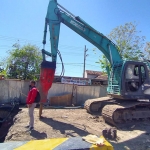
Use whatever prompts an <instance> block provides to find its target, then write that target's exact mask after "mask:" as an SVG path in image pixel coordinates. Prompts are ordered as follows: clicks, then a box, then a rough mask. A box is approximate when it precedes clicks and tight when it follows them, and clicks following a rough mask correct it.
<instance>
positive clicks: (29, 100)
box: [27, 87, 37, 104]
mask: <svg viewBox="0 0 150 150" xmlns="http://www.w3.org/2000/svg"><path fill="white" fill-rule="evenodd" d="M36 95H37V88H36V87H33V88H32V89H31V90H30V91H29V93H28V97H27V104H32V103H34V100H35V97H36Z"/></svg>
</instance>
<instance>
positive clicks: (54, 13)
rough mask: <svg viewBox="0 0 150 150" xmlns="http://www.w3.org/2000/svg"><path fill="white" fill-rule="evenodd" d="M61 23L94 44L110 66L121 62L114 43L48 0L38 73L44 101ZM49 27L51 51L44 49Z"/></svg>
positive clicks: (54, 64) (55, 55) (54, 60)
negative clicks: (50, 59)
mask: <svg viewBox="0 0 150 150" xmlns="http://www.w3.org/2000/svg"><path fill="white" fill-rule="evenodd" d="M61 23H63V24H65V25H66V26H67V27H69V28H70V29H72V30H73V31H75V32H76V33H77V34H79V35H80V36H82V37H83V38H84V39H86V40H87V41H89V42H90V43H92V44H93V45H94V46H96V47H97V48H98V49H99V50H100V51H101V52H103V54H104V55H105V56H106V58H107V59H108V60H109V62H110V64H111V66H112V67H113V66H114V64H115V63H118V62H121V61H122V58H121V57H120V54H119V52H118V49H117V47H116V45H115V44H114V43H113V42H112V41H110V40H109V39H108V38H107V37H106V36H104V35H103V34H102V33H100V32H98V31H96V30H95V29H94V28H92V27H91V26H90V25H89V24H88V23H86V22H85V21H84V20H82V19H81V18H80V17H78V16H77V17H76V16H74V15H73V14H72V13H70V12H69V11H68V10H66V9H65V8H64V7H62V6H61V5H60V4H58V3H57V0H50V1H49V5H48V10H47V15H46V18H45V28H44V37H43V49H42V54H43V62H42V64H41V74H40V89H41V93H42V94H43V96H42V97H43V98H42V101H43V102H45V101H46V95H47V92H48V90H49V88H50V87H51V85H52V82H53V79H54V74H55V68H56V61H57V53H58V54H59V51H58V43H59V32H60V24H61ZM48 27H49V31H50V44H51V51H50V52H49V51H46V50H45V44H46V34H47V28H48ZM45 55H48V56H51V57H52V61H51V62H48V61H46V59H45Z"/></svg>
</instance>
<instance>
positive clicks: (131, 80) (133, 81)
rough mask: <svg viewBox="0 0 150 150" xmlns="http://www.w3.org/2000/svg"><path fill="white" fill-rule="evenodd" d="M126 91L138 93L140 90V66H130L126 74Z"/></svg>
mask: <svg viewBox="0 0 150 150" xmlns="http://www.w3.org/2000/svg"><path fill="white" fill-rule="evenodd" d="M125 80H126V81H125V82H126V84H125V85H126V90H127V91H128V92H129V91H130V92H136V91H137V90H138V89H139V66H138V65H135V64H129V65H128V66H127V69H126V73H125Z"/></svg>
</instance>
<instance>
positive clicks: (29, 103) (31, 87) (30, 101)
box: [26, 80, 38, 130]
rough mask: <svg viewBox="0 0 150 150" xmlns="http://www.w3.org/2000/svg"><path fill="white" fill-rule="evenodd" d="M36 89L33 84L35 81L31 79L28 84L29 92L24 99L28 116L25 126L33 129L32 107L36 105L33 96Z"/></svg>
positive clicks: (35, 94)
mask: <svg viewBox="0 0 150 150" xmlns="http://www.w3.org/2000/svg"><path fill="white" fill-rule="evenodd" d="M37 91H38V90H37V88H36V86H35V81H34V80H32V81H31V82H30V85H29V92H28V96H27V101H26V103H27V107H28V112H29V118H30V121H29V125H28V126H26V128H28V129H29V130H33V129H34V108H35V107H36V103H35V98H36V96H37V93H38V92H37Z"/></svg>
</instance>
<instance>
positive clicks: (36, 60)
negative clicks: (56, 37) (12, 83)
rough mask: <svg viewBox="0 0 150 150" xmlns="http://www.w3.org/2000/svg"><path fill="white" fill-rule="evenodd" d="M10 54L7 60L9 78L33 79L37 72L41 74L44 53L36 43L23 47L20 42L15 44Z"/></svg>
mask: <svg viewBox="0 0 150 150" xmlns="http://www.w3.org/2000/svg"><path fill="white" fill-rule="evenodd" d="M8 54H9V56H8V58H7V60H6V61H5V64H7V66H5V68H6V71H7V77H8V78H13V79H24V80H25V79H30V80H31V79H36V78H37V77H36V74H40V64H41V61H42V54H41V51H40V50H39V48H38V47H36V46H35V45H31V44H28V45H25V46H23V47H21V46H20V45H19V44H14V45H13V49H12V50H10V51H8Z"/></svg>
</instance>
